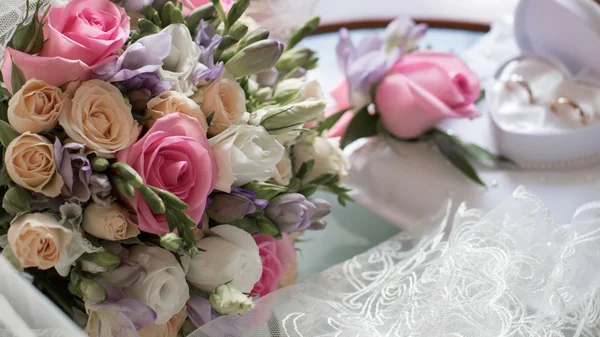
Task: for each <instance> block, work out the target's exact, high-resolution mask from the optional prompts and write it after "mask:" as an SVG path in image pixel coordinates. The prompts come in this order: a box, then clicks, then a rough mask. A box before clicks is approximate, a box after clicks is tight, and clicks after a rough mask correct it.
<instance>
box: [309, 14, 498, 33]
mask: <svg viewBox="0 0 600 337" xmlns="http://www.w3.org/2000/svg"><path fill="white" fill-rule="evenodd" d="M414 20H415V22H417V23H426V24H428V25H429V27H431V28H446V29H459V30H467V31H473V32H487V31H489V30H490V25H489V24H487V23H481V22H474V21H459V20H445V19H430V18H415V19H414ZM391 21H392V20H391V19H371V20H359V21H343V22H335V23H328V24H323V25H321V26H319V27H318V28H317V30H316V31H315V34H325V33H332V32H337V31H339V30H340V29H341V28H344V27H345V28H348V29H364V28H384V27H386V26H387V25H388V24H389V23H390V22H391Z"/></svg>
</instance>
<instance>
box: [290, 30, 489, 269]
mask: <svg viewBox="0 0 600 337" xmlns="http://www.w3.org/2000/svg"><path fill="white" fill-rule="evenodd" d="M374 32H377V33H379V34H383V32H384V30H383V29H359V30H352V31H351V36H352V39H353V41H354V42H355V43H359V41H360V40H361V39H362V38H363V37H365V36H366V35H368V34H371V33H374ZM483 34H484V33H480V32H471V31H463V30H453V29H430V30H429V32H428V34H427V36H426V38H425V39H424V40H423V41H422V43H421V47H422V48H432V49H435V50H438V51H449V52H453V53H456V54H461V53H462V52H464V51H466V50H467V49H468V48H469V47H471V46H472V45H473V44H475V42H477V40H478V39H480V38H481V37H482V36H483ZM337 39H338V36H337V33H327V34H321V35H315V36H311V37H309V38H307V39H306V40H305V41H304V45H305V46H307V47H309V48H311V49H313V50H316V51H317V52H318V53H319V68H317V69H315V70H313V71H311V73H310V77H311V78H315V79H317V80H319V82H320V83H321V85H322V86H323V88H324V90H325V91H326V92H327V98H328V100H329V102H330V104H332V103H331V102H332V99H331V97H330V96H329V94H328V92H329V91H330V90H331V89H332V88H334V87H335V85H336V84H337V83H338V82H339V81H340V80H341V76H342V75H341V72H340V71H339V69H338V66H337V63H336V55H335V46H336V44H337ZM315 197H318V198H323V199H326V200H327V201H329V202H330V203H331V204H332V205H333V207H332V214H331V215H330V216H329V217H328V218H327V220H328V226H327V228H326V229H325V230H324V231H316V232H312V231H308V232H306V233H305V234H304V235H303V236H301V237H300V239H299V242H298V245H297V249H298V280H302V279H306V278H308V277H311V276H314V275H316V274H318V273H319V272H321V271H324V270H326V269H327V268H329V267H331V266H334V265H336V264H338V263H341V262H343V261H345V260H348V259H350V258H352V257H353V256H355V255H358V254H360V253H363V252H365V251H366V250H368V249H370V248H371V247H374V246H376V245H377V244H379V243H381V242H383V241H385V240H387V239H388V238H390V237H392V236H394V235H395V234H397V233H399V232H400V229H399V228H398V227H396V226H394V225H393V224H391V223H390V222H388V221H386V220H384V219H382V218H381V217H379V216H377V215H375V214H373V212H371V211H370V210H369V209H367V208H366V207H363V206H361V205H359V204H357V203H349V204H348V205H347V206H346V207H345V208H344V207H342V206H340V205H339V204H338V203H337V200H336V197H335V196H334V195H331V194H328V193H325V192H318V193H317V194H316V195H315Z"/></svg>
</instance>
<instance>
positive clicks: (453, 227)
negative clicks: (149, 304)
mask: <svg viewBox="0 0 600 337" xmlns="http://www.w3.org/2000/svg"><path fill="white" fill-rule="evenodd" d="M450 209H451V207H450V204H448V205H447V207H445V208H444V209H443V210H442V212H441V213H440V214H439V215H437V216H435V217H432V218H431V219H429V220H428V221H434V222H436V223H438V224H439V225H438V228H437V230H436V231H434V232H432V233H430V234H429V235H426V236H424V237H423V238H421V239H419V240H413V238H411V237H410V236H408V235H406V234H400V235H398V236H396V237H394V238H392V239H390V240H388V241H387V242H384V243H383V244H381V245H379V246H378V247H376V248H374V249H372V250H370V251H368V252H366V253H364V254H362V255H359V256H357V257H355V258H353V259H351V260H349V261H346V262H345V263H343V264H341V265H339V266H336V267H333V268H331V269H330V270H328V271H326V272H324V273H323V274H321V275H320V276H318V277H316V278H314V279H312V280H310V281H308V282H304V283H301V284H298V285H295V286H292V287H289V288H286V289H283V290H280V291H278V292H276V293H274V294H272V295H270V296H267V297H265V298H264V299H262V300H261V301H260V302H259V304H258V305H257V307H256V308H255V310H253V311H252V312H251V313H249V314H247V315H245V316H241V317H223V318H220V319H218V320H216V321H213V322H212V323H211V324H209V325H207V326H205V327H203V328H202V329H200V331H197V332H196V333H194V334H192V336H193V337H204V336H210V337H219V336H223V337H224V336H294V337H300V336H356V337H358V336H361V337H363V336H364V337H366V336H386V337H387V336H407V337H408V336H420V337H424V336H427V337H437V336H447V337H480V336H486V337H487V336H489V337H499V336H511V337H513V336H514V337H516V336H523V337H526V336H527V337H530V336H536V337H537V336H539V337H542V336H544V337H550V336H552V337H559V336H560V337H577V336H590V337H591V336H598V335H600V296H599V294H598V286H599V285H600V274H599V273H598V270H600V269H599V267H600V235H599V234H600V203H591V204H587V205H584V206H582V207H581V208H579V209H578V210H577V212H576V214H575V216H574V218H573V221H572V222H571V223H570V224H568V225H559V224H557V223H555V222H553V220H552V219H551V218H550V217H549V215H548V210H547V209H546V208H545V207H544V205H543V204H542V203H541V202H540V201H539V200H538V199H537V198H536V197H534V196H533V195H531V194H529V193H528V192H527V191H525V189H524V188H519V189H518V190H517V191H515V192H514V194H513V195H512V197H510V198H508V199H507V200H506V201H504V202H503V203H502V204H500V205H499V206H498V207H497V208H496V209H495V210H493V211H492V212H490V213H487V214H486V213H484V212H483V211H481V210H476V209H468V208H467V207H466V206H465V205H464V204H463V205H461V206H460V207H459V208H458V211H457V212H456V214H455V215H454V217H452V216H451V214H450ZM423 225H424V226H425V225H427V223H423Z"/></svg>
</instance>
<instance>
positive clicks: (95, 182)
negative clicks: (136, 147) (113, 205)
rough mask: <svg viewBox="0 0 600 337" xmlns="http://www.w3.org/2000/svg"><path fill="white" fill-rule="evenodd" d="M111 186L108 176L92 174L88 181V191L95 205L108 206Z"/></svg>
mask: <svg viewBox="0 0 600 337" xmlns="http://www.w3.org/2000/svg"><path fill="white" fill-rule="evenodd" d="M111 190H112V185H111V184H110V180H109V179H108V176H107V175H105V174H101V173H93V174H92V177H91V179H90V191H91V193H92V200H94V202H95V203H97V204H100V205H103V206H108V204H110V202H111V196H110V192H111Z"/></svg>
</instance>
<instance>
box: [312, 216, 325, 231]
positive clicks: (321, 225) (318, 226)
mask: <svg viewBox="0 0 600 337" xmlns="http://www.w3.org/2000/svg"><path fill="white" fill-rule="evenodd" d="M325 227H327V221H325V220H323V219H320V220H318V221H313V222H312V224H311V225H310V228H309V229H310V230H313V231H322V230H324V229H325Z"/></svg>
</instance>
